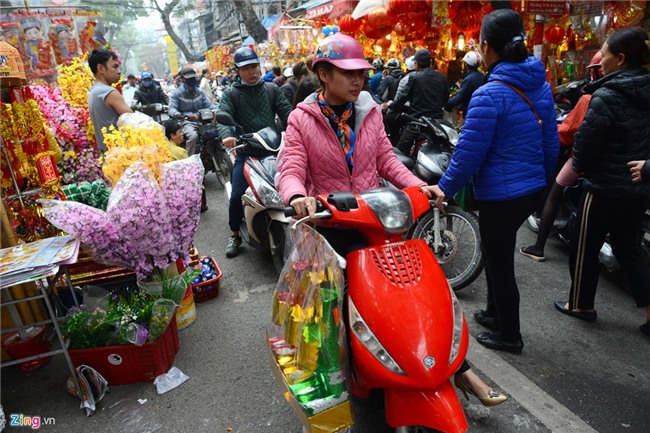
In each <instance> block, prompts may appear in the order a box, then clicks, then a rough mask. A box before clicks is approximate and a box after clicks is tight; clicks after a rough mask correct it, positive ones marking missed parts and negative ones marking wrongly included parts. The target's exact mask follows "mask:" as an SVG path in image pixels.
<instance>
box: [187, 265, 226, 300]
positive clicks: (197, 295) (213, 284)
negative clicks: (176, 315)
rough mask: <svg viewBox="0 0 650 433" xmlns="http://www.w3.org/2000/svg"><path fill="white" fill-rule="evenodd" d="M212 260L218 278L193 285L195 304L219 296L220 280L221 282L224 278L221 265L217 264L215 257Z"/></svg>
mask: <svg viewBox="0 0 650 433" xmlns="http://www.w3.org/2000/svg"><path fill="white" fill-rule="evenodd" d="M204 258H205V257H201V260H203V259H204ZM210 259H211V260H212V264H213V265H214V270H215V273H216V274H217V276H216V277H214V278H212V279H209V280H208V281H204V282H202V283H198V284H192V292H194V302H205V301H207V300H208V299H212V298H216V297H217V295H218V294H219V280H221V276H222V274H221V269H219V265H218V264H217V261H216V260H215V259H214V257H211V258H210Z"/></svg>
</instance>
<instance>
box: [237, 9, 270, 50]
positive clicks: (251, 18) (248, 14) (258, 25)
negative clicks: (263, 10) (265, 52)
mask: <svg viewBox="0 0 650 433" xmlns="http://www.w3.org/2000/svg"><path fill="white" fill-rule="evenodd" d="M233 4H234V6H235V9H237V11H239V13H240V14H241V18H242V21H244V24H245V25H246V30H248V34H249V35H250V36H251V37H252V38H253V39H255V42H256V43H258V44H259V43H261V42H264V41H266V40H267V39H268V38H269V34H268V32H267V30H266V28H264V26H263V25H262V22H261V21H260V19H259V18H258V17H257V15H256V14H255V10H254V9H253V5H252V4H251V2H250V0H242V1H234V2H233ZM242 36H243V35H242Z"/></svg>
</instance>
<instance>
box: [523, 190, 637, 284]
mask: <svg viewBox="0 0 650 433" xmlns="http://www.w3.org/2000/svg"><path fill="white" fill-rule="evenodd" d="M563 196H564V201H563V203H562V205H561V206H560V207H561V209H560V210H559V212H558V214H559V215H562V214H565V215H568V217H567V218H565V219H563V218H561V217H559V218H557V219H556V221H555V225H554V226H553V229H552V230H551V235H552V236H553V237H554V238H556V239H558V240H559V241H560V242H562V243H563V244H564V245H566V246H569V245H570V243H571V239H572V238H573V234H574V231H575V228H576V223H577V212H578V206H579V205H580V198H581V196H582V183H581V182H579V183H578V185H576V186H571V187H566V188H564V192H563ZM527 224H528V227H529V228H530V229H531V230H532V231H533V232H535V233H537V232H538V231H539V221H538V219H537V218H536V217H535V216H534V215H531V216H529V217H528V220H527ZM639 244H640V245H641V249H642V250H643V251H644V253H645V254H646V256H647V258H648V260H649V261H650V210H646V214H645V218H644V219H643V222H642V224H641V232H640V233H639ZM598 260H599V261H600V263H601V265H603V267H604V268H605V269H607V271H609V272H613V271H616V270H619V269H620V265H619V263H618V260H616V257H615V256H614V252H613V250H612V245H611V243H610V240H609V235H607V237H606V239H605V242H604V243H603V246H602V247H601V248H600V252H599V253H598Z"/></svg>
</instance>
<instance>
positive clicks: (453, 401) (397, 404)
mask: <svg viewBox="0 0 650 433" xmlns="http://www.w3.org/2000/svg"><path fill="white" fill-rule="evenodd" d="M384 398H385V407H386V422H387V423H388V425H390V426H391V427H394V428H397V427H402V426H423V427H429V428H432V429H435V430H439V431H441V432H445V433H463V432H466V431H467V428H468V425H467V419H466V418H465V413H464V412H463V407H462V406H461V404H460V401H458V396H457V395H456V391H455V390H454V387H453V386H452V384H451V382H449V381H448V380H446V381H444V382H443V383H441V384H440V386H439V387H438V388H436V389H426V390H425V389H420V390H416V389H406V388H393V389H385V390H384Z"/></svg>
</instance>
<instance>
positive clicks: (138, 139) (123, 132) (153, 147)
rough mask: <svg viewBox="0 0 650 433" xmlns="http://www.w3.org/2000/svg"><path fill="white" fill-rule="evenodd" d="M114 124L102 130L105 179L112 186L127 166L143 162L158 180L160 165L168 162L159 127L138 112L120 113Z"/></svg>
mask: <svg viewBox="0 0 650 433" xmlns="http://www.w3.org/2000/svg"><path fill="white" fill-rule="evenodd" d="M117 125H118V127H117V128H115V127H114V126H112V125H111V126H109V127H108V128H104V129H103V130H102V132H103V133H104V143H105V144H106V146H107V147H108V151H107V152H106V153H105V154H104V164H103V166H102V170H103V171H104V175H105V176H106V178H107V179H108V180H110V181H111V183H112V184H113V185H115V183H116V182H117V181H118V180H119V178H120V176H122V174H123V173H124V171H125V170H126V169H127V168H128V167H130V166H131V164H133V163H134V162H135V161H144V162H145V163H146V165H147V167H148V169H149V170H150V171H151V173H153V175H154V177H155V179H156V180H158V179H159V178H160V166H161V164H164V163H166V162H169V161H171V159H172V155H171V152H170V151H169V147H168V146H167V139H166V138H165V132H164V129H163V128H162V126H161V125H160V124H158V123H156V122H154V121H153V119H151V118H150V117H149V116H147V115H145V114H142V113H125V114H122V115H121V116H120V118H119V119H118V122H117Z"/></svg>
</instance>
